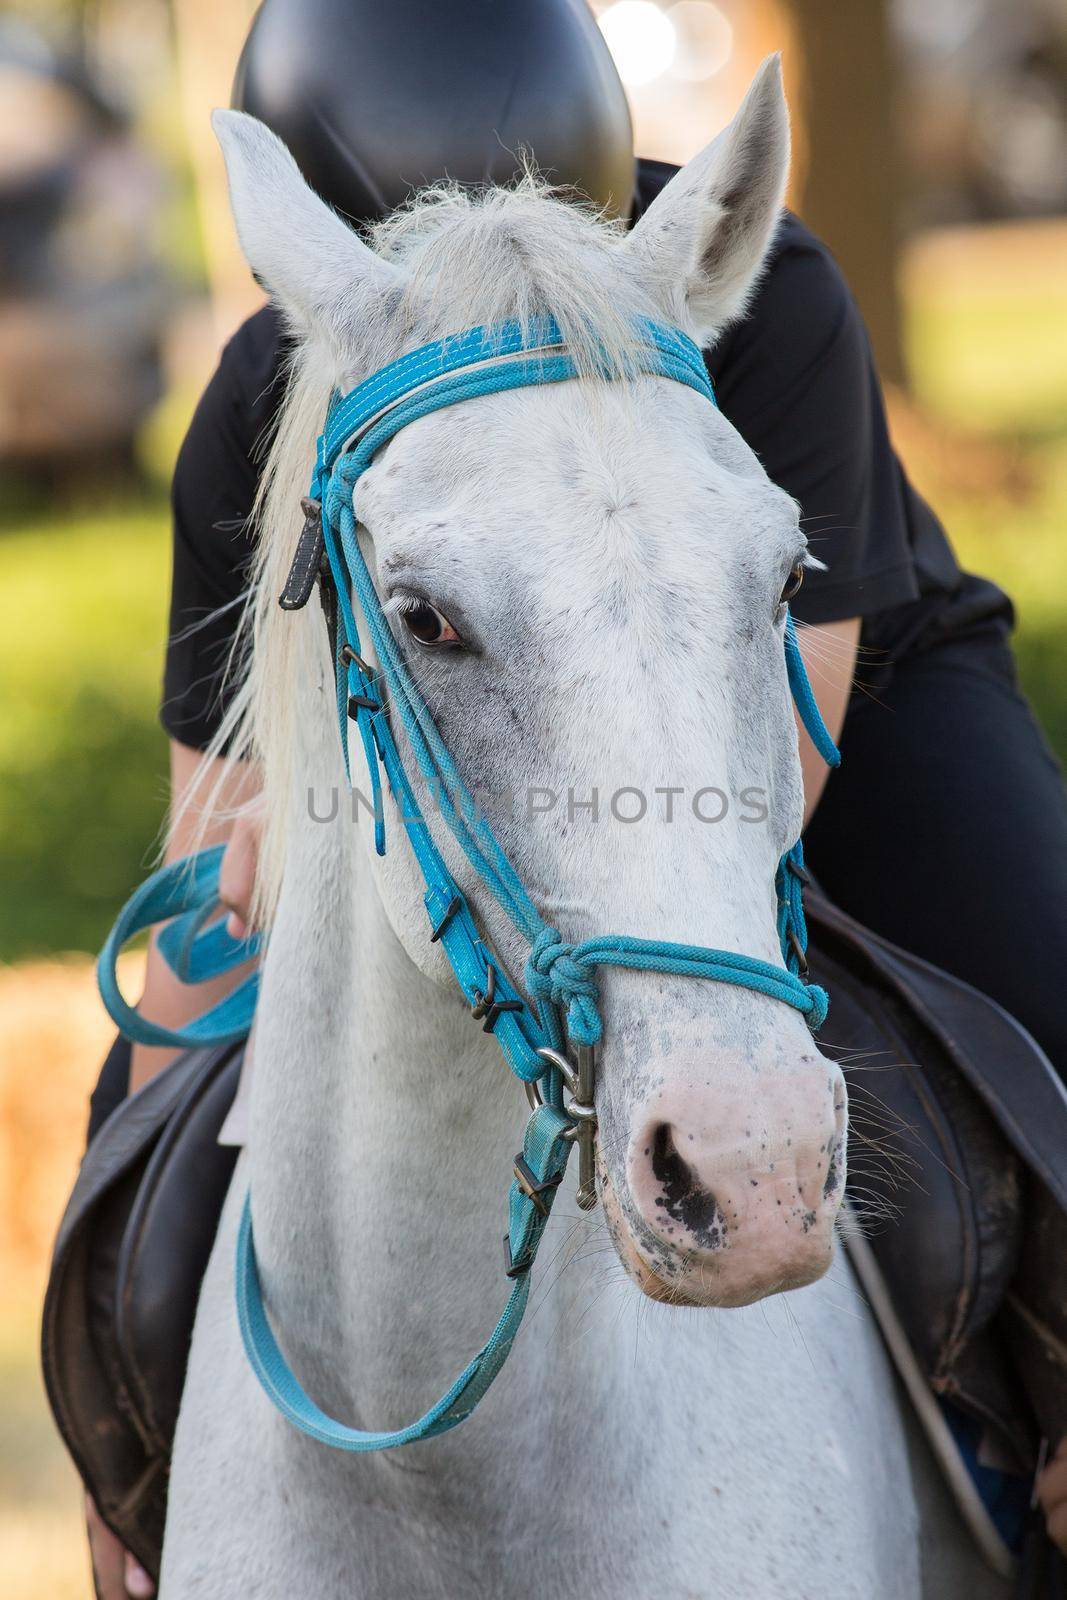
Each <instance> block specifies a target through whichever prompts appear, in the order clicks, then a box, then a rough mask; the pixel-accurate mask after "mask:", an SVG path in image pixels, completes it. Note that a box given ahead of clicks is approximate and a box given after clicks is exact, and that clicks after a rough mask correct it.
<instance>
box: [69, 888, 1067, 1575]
mask: <svg viewBox="0 0 1067 1600" xmlns="http://www.w3.org/2000/svg"><path fill="white" fill-rule="evenodd" d="M808 922H809V932H810V935H811V945H810V948H809V959H810V962H811V966H812V968H813V970H814V973H815V975H816V977H817V979H818V981H819V982H820V983H822V984H823V985H824V986H825V987H826V988H827V989H828V990H829V992H830V995H831V1010H830V1016H829V1019H828V1021H827V1024H826V1026H825V1028H824V1029H823V1033H822V1036H821V1038H820V1045H821V1047H822V1048H824V1049H826V1050H827V1051H828V1053H831V1054H835V1055H837V1056H838V1057H839V1059H840V1061H841V1065H842V1067H843V1070H844V1072H845V1076H846V1078H847V1080H848V1086H849V1094H850V1101H851V1121H852V1131H851V1135H850V1154H849V1168H850V1177H849V1185H850V1195H851V1200H852V1205H853V1208H854V1209H855V1210H856V1211H857V1212H858V1213H859V1215H860V1218H861V1220H862V1221H863V1222H864V1223H865V1224H866V1226H867V1229H868V1231H869V1232H870V1235H871V1237H870V1241H869V1242H870V1247H871V1250H872V1251H873V1254H874V1256H875V1257H876V1259H877V1263H878V1267H879V1268H880V1270H881V1273H882V1275H883V1277H884V1280H885V1282H886V1284H887V1286H888V1289H889V1291H890V1294H891V1296H892V1299H893V1302H894V1306H895V1309H896V1311H897V1314H898V1317H899V1319H900V1321H901V1323H902V1324H903V1327H904V1329H905V1331H906V1334H907V1337H908V1339H909V1341H910V1344H911V1348H912V1351H913V1353H914V1356H915V1358H916V1360H917V1361H918V1364H919V1366H920V1367H921V1370H922V1373H923V1374H924V1375H925V1378H926V1381H927V1383H928V1384H929V1385H930V1386H931V1387H932V1389H933V1390H934V1392H935V1393H936V1394H938V1395H939V1396H942V1397H944V1398H945V1399H946V1400H949V1401H951V1402H952V1403H953V1404H954V1405H956V1406H958V1407H960V1408H961V1409H962V1410H963V1411H965V1412H966V1413H968V1414H969V1415H970V1416H972V1417H974V1418H976V1419H978V1420H979V1421H980V1423H981V1424H982V1426H983V1428H985V1429H986V1430H988V1431H989V1432H990V1433H991V1434H992V1435H993V1436H995V1438H996V1440H997V1441H998V1445H999V1450H1000V1454H1001V1457H1002V1458H1006V1459H1007V1460H1008V1461H1010V1462H1012V1463H1014V1464H1016V1466H1017V1468H1018V1470H1020V1471H1032V1470H1033V1466H1034V1462H1035V1460H1036V1456H1037V1447H1038V1441H1039V1439H1040V1438H1041V1437H1042V1436H1044V1437H1048V1438H1051V1439H1054V1440H1056V1439H1059V1438H1060V1437H1062V1436H1063V1435H1064V1434H1067V1093H1065V1091H1064V1088H1063V1086H1062V1084H1061V1083H1060V1080H1059V1079H1058V1077H1057V1076H1056V1074H1055V1072H1054V1071H1053V1069H1052V1067H1051V1066H1050V1064H1049V1062H1048V1060H1047V1058H1046V1057H1045V1056H1044V1055H1043V1053H1042V1052H1041V1050H1040V1049H1039V1048H1038V1046H1037V1045H1036V1044H1035V1042H1034V1041H1033V1040H1032V1039H1031V1038H1030V1036H1029V1035H1028V1034H1027V1033H1026V1032H1025V1030H1024V1029H1022V1028H1021V1027H1020V1026H1019V1025H1018V1024H1017V1023H1016V1022H1015V1021H1014V1020H1013V1018H1011V1017H1010V1016H1009V1015H1008V1014H1007V1012H1005V1011H1004V1010H1003V1009H1002V1008H1001V1007H999V1006H998V1005H996V1004H995V1003H994V1002H993V1001H991V1000H989V999H988V998H987V997H986V996H984V995H982V994H979V993H978V992H977V991H976V990H974V989H972V988H970V987H969V986H968V985H966V984H964V983H961V982H959V981H958V980H956V979H954V978H951V977H949V976H948V975H947V974H945V973H943V972H940V971H939V970H938V969H936V968H935V967H932V966H930V965H929V964H928V963H926V962H924V961H921V960H919V959H918V958H917V957H915V956H911V955H908V954H906V953H905V952H904V951H902V950H899V949H897V948H896V947H895V946H893V945H890V944H888V943H887V942H886V941H885V940H882V939H879V938H877V937H876V936H875V935H873V934H871V933H869V932H868V931H867V930H866V929H864V928H862V927H860V926H859V925H858V924H857V923H856V922H854V921H853V920H852V919H851V918H849V917H847V916H846V915H845V914H844V913H843V912H841V911H839V910H838V909H837V908H836V907H835V906H833V905H831V904H830V903H829V902H828V901H826V900H825V899H824V898H823V897H822V896H821V895H819V894H817V893H815V892H812V893H811V894H810V896H809V906H808ZM242 1053H243V1052H242V1048H241V1047H238V1046H230V1047H227V1048H224V1049H206V1050H196V1051H190V1052H187V1053H186V1054H184V1055H182V1056H180V1057H179V1058H178V1059H177V1060H175V1061H174V1062H172V1063H171V1065H170V1066H169V1067H167V1068H166V1070H165V1071H164V1072H162V1073H161V1074H160V1075H159V1076H158V1077H157V1078H155V1079H153V1080H152V1082H150V1083H149V1084H148V1085H147V1086H146V1087H145V1088H144V1089H142V1090H141V1091H140V1092H139V1093H138V1094H136V1095H134V1096H132V1097H131V1098H129V1099H128V1100H126V1101H125V1102H124V1103H123V1104H121V1105H120V1106H118V1108H117V1109H116V1110H115V1111H114V1112H113V1113H112V1114H111V1116H110V1117H109V1118H108V1120H107V1122H106V1123H105V1124H104V1126H103V1128H102V1129H101V1131H100V1133H99V1134H98V1135H97V1137H96V1138H95V1139H94V1141H93V1143H92V1144H91V1145H90V1147H89V1150H88V1151H87V1153H86V1156H85V1159H84V1162H83V1165H82V1169H81V1173H80V1175H79V1177H78V1180H77V1183H76V1184H75V1187H74V1191H73V1193H72V1195H71V1197H70V1202H69V1204H68V1206H67V1210H66V1213H65V1215H64V1218H63V1221H62V1224H61V1226H60V1230H59V1235H58V1238H57V1241H56V1246H55V1254H54V1259H53V1264H52V1272H51V1278H50V1281H49V1285H48V1292H47V1298H46V1301H45V1309H44V1323H43V1333H42V1349H43V1365H44V1374H45V1382H46V1386H47V1391H48V1395H49V1399H50V1402H51V1405H52V1409H53V1412H54V1413H55V1417H56V1421H57V1423H58V1426H59V1429H60V1432H61V1433H62V1435H63V1438H64V1439H65V1441H66V1443H67V1446H68V1449H69V1450H70V1453H71V1455H72V1456H73V1458H74V1461H75V1464H76V1465H77V1468H78V1470H79V1472H80V1473H81V1476H82V1478H83V1479H84V1481H85V1483H86V1486H87V1487H88V1489H89V1490H90V1492H91V1493H92V1495H93V1496H94V1498H95V1500H96V1503H97V1505H98V1507H99V1510H100V1513H101V1515H102V1517H103V1518H104V1520H105V1522H107V1523H108V1525H109V1526H110V1527H111V1528H112V1529H113V1530H114V1531H115V1533H116V1534H117V1535H118V1536H119V1537H120V1538H121V1539H122V1541H123V1542H124V1543H125V1544H126V1545H127V1547H128V1548H129V1549H131V1550H132V1551H133V1552H134V1554H135V1555H136V1556H137V1557H138V1559H139V1560H140V1561H141V1562H142V1563H143V1564H144V1565H145V1566H146V1567H147V1569H148V1570H149V1572H151V1573H152V1574H153V1575H155V1576H158V1572H159V1563H160V1556H161V1551H162V1542H163V1527H164V1521H165V1517H166V1496H167V1474H168V1466H169V1460H170V1452H171V1445H172V1441H173V1436H174V1428H175V1424H176V1421H177V1415H178V1407H179V1404H180V1400H181V1390H182V1384H183V1381H184V1372H185V1364H186V1359H187V1355H188V1350H189V1345H190V1342H191V1339H192V1330H193V1319H194V1315H195V1310H196V1302H197V1297H198V1293H199V1286H200V1281H201V1278H202V1276H203V1272H204V1269H205V1267H206V1265H207V1259H208V1255H209V1253H210V1250H211V1246H212V1242H213V1240H214V1235H215V1231H216V1228H217V1225H218V1218H219V1214H220V1211H221V1208H222V1202H223V1199H224V1196H225V1193H226V1190H227V1187H228V1185H229V1182H230V1178H231V1176H232V1172H233V1166H234V1161H235V1157H236V1151H234V1150H233V1149H230V1148H223V1147H221V1146H220V1145H219V1144H218V1142H217V1139H218V1132H219V1129H220V1127H221V1125H222V1122H223V1120H224V1118H225V1115H226V1112H227V1111H228V1109H229V1107H230V1105H231V1103H232V1100H233V1096H234V1094H235V1092H236V1087H237V1081H238V1076H239V1073H240V1066H241V1059H242Z"/></svg>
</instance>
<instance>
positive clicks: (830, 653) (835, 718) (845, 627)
mask: <svg viewBox="0 0 1067 1600" xmlns="http://www.w3.org/2000/svg"><path fill="white" fill-rule="evenodd" d="M859 639H860V618H859V617H848V618H846V620H845V621H844V622H824V623H822V624H821V625H820V626H818V627H816V626H814V625H809V626H808V627H806V628H805V627H800V628H798V629H797V643H798V644H799V645H800V653H801V655H802V656H803V657H804V665H805V667H806V668H807V671H808V677H809V679H810V680H811V686H812V688H813V689H814V691H815V698H816V699H817V700H818V702H819V710H820V711H821V712H822V719H823V721H824V722H825V724H826V726H827V729H828V731H829V734H830V737H831V739H833V741H834V743H835V744H837V743H838V742H839V740H840V738H841V729H842V728H843V727H844V725H845V711H846V710H847V708H848V697H849V694H850V692H851V690H852V678H853V673H854V672H855V670H856V651H857V649H858V647H859ZM797 729H798V731H799V733H800V766H801V769H802V771H803V773H804V822H805V824H806V823H807V822H808V820H809V819H810V817H811V814H812V812H813V811H814V810H815V807H816V806H817V805H818V803H819V796H820V795H821V794H822V791H823V786H824V785H825V783H826V780H827V778H828V777H829V775H830V769H829V767H828V766H827V765H826V762H825V761H824V760H823V758H822V756H821V755H819V753H818V751H817V750H816V748H815V746H814V745H813V744H812V742H811V740H810V739H809V738H808V736H807V734H806V733H805V731H804V727H803V724H802V723H801V721H800V718H799V717H797Z"/></svg>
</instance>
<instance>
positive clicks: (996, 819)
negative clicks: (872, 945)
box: [805, 618, 1067, 1077]
mask: <svg viewBox="0 0 1067 1600" xmlns="http://www.w3.org/2000/svg"><path fill="white" fill-rule="evenodd" d="M859 675H860V677H861V678H862V677H863V668H862V667H861V668H860V672H859ZM841 755H842V764H841V766H840V768H839V769H838V770H837V771H836V772H833V773H831V775H830V778H829V780H828V782H827V785H826V789H825V792H824V794H823V797H822V799H821V800H820V802H819V806H818V810H817V811H816V814H815V816H814V817H813V818H812V821H811V824H810V826H809V828H808V830H807V834H806V836H805V850H806V853H807V858H808V860H809V862H810V864H811V867H812V870H813V872H814V873H815V874H816V876H817V877H818V879H819V880H820V882H821V884H822V886H823V887H824V888H825V890H826V892H827V893H828V894H829V895H830V897H831V898H832V899H833V900H835V901H836V902H837V903H838V905H840V906H841V907H842V908H843V909H844V910H845V911H848V912H850V913H851V914H852V916H854V917H856V918H857V920H858V921H860V922H862V923H864V924H866V926H867V927H869V928H872V929H873V930H874V931H875V932H876V933H880V934H882V935H884V936H885V937H886V938H888V939H891V940H892V941H893V942H894V943H895V944H899V945H902V946H903V947H904V948H905V949H908V950H912V951H914V952H915V954H916V955H920V956H923V957H925V958H926V960H928V961H932V962H934V963H935V964H936V965H937V966H940V967H943V968H944V969H945V970H946V971H947V972H951V973H953V974H955V975H956V976H957V977H960V978H963V979H964V980H965V981H966V982H968V983H971V984H973V985H974V986H975V987H976V988H978V989H981V990H983V991H984V992H985V993H986V994H988V995H990V996H991V997H992V998H993V999H994V1000H997V1001H999V1003H1000V1004H1001V1005H1002V1006H1004V1007H1005V1008H1006V1009H1007V1010H1008V1011H1010V1012H1011V1013H1012V1014H1013V1016H1015V1017H1016V1018H1017V1020H1018V1021H1019V1022H1021V1023H1022V1024H1023V1026H1024V1027H1026V1028H1027V1029H1028V1030H1029V1031H1030V1032H1031V1033H1032V1034H1033V1036H1034V1038H1035V1039H1036V1040H1037V1041H1038V1043H1039V1044H1040V1045H1042V1047H1043V1048H1044V1049H1045V1051H1046V1052H1047V1054H1048V1055H1049V1057H1050V1058H1051V1060H1052V1063H1053V1065H1054V1066H1055V1067H1056V1069H1057V1071H1058V1072H1059V1073H1060V1074H1061V1076H1064V1077H1067V792H1065V789H1064V783H1063V775H1062V773H1061V770H1060V768H1059V765H1058V763H1057V762H1056V760H1055V758H1054V757H1053V755H1052V753H1051V751H1050V750H1049V748H1048V746H1047V744H1046V743H1045V740H1044V737H1043V735H1042V733H1041V731H1040V729H1039V728H1038V726H1037V723H1036V722H1035V720H1034V716H1033V713H1032V711H1031V710H1030V707H1029V705H1028V704H1027V702H1026V700H1025V699H1024V697H1023V696H1022V694H1021V693H1020V691H1019V688H1018V684H1017V682H1016V676H1015V663H1014V659H1013V656H1012V653H1011V647H1010V644H1009V643H1008V639H1007V624H1006V622H1005V621H1004V619H1003V618H997V619H992V620H990V621H988V622H986V623H984V624H982V625H979V626H976V627H975V628H973V629H972V630H971V631H970V632H969V633H968V634H966V635H964V636H962V637H956V638H951V639H941V640H940V641H937V642H934V643H932V644H928V645H926V646H923V647H919V648H916V649H913V650H912V651H911V652H909V653H908V654H907V655H906V656H905V657H904V658H903V659H902V660H901V661H900V662H899V663H898V664H896V665H895V666H892V667H889V668H885V669H883V670H882V671H880V672H878V673H877V674H875V681H874V683H873V687H872V690H871V692H870V693H869V694H865V693H862V692H859V693H856V694H855V695H854V696H853V699H852V702H851V704H850V706H849V710H848V715H847V717H846V720H845V727H844V732H843V734H842V739H841ZM830 1010H831V1020H832V1016H833V996H832V995H831V997H830Z"/></svg>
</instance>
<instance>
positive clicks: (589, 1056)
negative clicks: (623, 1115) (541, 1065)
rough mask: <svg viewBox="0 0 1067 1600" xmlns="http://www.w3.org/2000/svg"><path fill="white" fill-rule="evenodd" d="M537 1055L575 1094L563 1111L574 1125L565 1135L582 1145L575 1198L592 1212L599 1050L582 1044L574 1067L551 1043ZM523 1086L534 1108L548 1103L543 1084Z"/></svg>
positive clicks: (579, 1148) (579, 1152) (579, 1154)
mask: <svg viewBox="0 0 1067 1600" xmlns="http://www.w3.org/2000/svg"><path fill="white" fill-rule="evenodd" d="M537 1054H538V1055H539V1056H540V1057H541V1059H542V1060H543V1061H549V1062H551V1064H552V1065H553V1066H554V1067H555V1068H556V1069H557V1070H558V1072H559V1075H560V1077H561V1078H562V1079H563V1085H564V1088H565V1089H566V1090H567V1093H568V1094H569V1095H570V1096H571V1100H570V1101H569V1103H567V1104H565V1105H564V1107H563V1110H564V1112H565V1113H566V1115H567V1116H568V1117H570V1118H571V1120H572V1122H573V1124H574V1126H573V1128H571V1129H569V1130H568V1132H567V1134H566V1135H565V1137H567V1138H568V1139H570V1140H571V1142H572V1143H574V1144H576V1145H577V1146H578V1188H577V1191H576V1193H575V1199H576V1200H577V1202H578V1205H579V1208H580V1209H581V1210H582V1211H592V1210H593V1208H594V1206H595V1205H596V1107H595V1106H594V1104H593V1090H594V1085H595V1079H596V1052H595V1051H594V1049H593V1046H592V1045H591V1044H590V1045H579V1047H578V1066H577V1068H574V1067H572V1066H571V1064H570V1062H569V1061H568V1060H567V1057H566V1056H564V1055H560V1053H559V1051H558V1050H552V1049H550V1048H549V1047H548V1045H543V1046H542V1047H541V1049H540V1050H538V1052H537ZM523 1087H524V1088H525V1090H526V1098H527V1100H528V1101H529V1103H530V1106H531V1108H532V1109H533V1110H534V1111H536V1110H537V1108H538V1106H543V1105H544V1103H545V1101H544V1096H543V1095H542V1093H541V1086H540V1084H538V1083H527V1084H524V1085H523Z"/></svg>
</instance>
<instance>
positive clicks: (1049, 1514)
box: [1037, 1439, 1067, 1556]
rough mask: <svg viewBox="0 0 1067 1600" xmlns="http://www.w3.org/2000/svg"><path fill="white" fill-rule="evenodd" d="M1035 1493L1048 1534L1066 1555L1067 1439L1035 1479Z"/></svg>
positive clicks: (1058, 1548)
mask: <svg viewBox="0 0 1067 1600" xmlns="http://www.w3.org/2000/svg"><path fill="white" fill-rule="evenodd" d="M1037 1495H1038V1499H1039V1500H1040V1501H1041V1507H1042V1510H1043V1511H1044V1513H1045V1520H1046V1522H1047V1523H1048V1536H1049V1538H1050V1539H1051V1540H1052V1542H1053V1544H1054V1545H1055V1546H1056V1548H1057V1550H1059V1551H1060V1552H1061V1554H1063V1555H1065V1556H1067V1439H1061V1440H1060V1447H1059V1449H1058V1450H1057V1451H1056V1454H1055V1455H1054V1456H1053V1458H1052V1460H1051V1461H1050V1462H1049V1464H1048V1466H1047V1467H1046V1468H1045V1470H1044V1472H1043V1473H1042V1474H1041V1476H1040V1478H1039V1479H1038V1480H1037Z"/></svg>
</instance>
